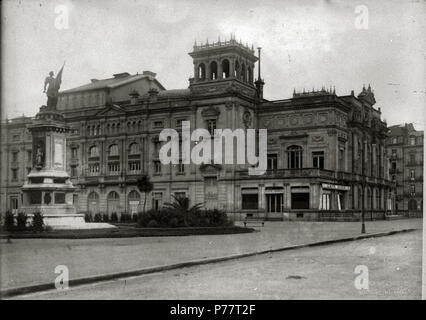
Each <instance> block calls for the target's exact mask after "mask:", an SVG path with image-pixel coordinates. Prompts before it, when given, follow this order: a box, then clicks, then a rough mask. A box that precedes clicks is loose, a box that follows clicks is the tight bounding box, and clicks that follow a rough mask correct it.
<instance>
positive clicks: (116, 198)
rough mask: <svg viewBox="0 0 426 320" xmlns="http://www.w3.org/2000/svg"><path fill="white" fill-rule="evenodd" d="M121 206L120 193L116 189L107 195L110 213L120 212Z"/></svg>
mask: <svg viewBox="0 0 426 320" xmlns="http://www.w3.org/2000/svg"><path fill="white" fill-rule="evenodd" d="M119 206H120V195H119V194H118V193H117V192H116V191H111V192H110V193H108V197H107V212H108V214H112V213H114V212H115V213H118V212H119Z"/></svg>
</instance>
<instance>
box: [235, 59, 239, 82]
mask: <svg viewBox="0 0 426 320" xmlns="http://www.w3.org/2000/svg"><path fill="white" fill-rule="evenodd" d="M239 75H240V63H239V62H238V60H237V61H235V69H234V77H235V78H237V79H238V77H239Z"/></svg>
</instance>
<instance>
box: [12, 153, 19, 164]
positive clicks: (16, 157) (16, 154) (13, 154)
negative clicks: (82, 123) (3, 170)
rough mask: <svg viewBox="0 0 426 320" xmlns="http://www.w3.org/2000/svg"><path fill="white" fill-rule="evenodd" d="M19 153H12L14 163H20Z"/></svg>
mask: <svg viewBox="0 0 426 320" xmlns="http://www.w3.org/2000/svg"><path fill="white" fill-rule="evenodd" d="M18 154H19V152H18V151H13V152H12V162H18Z"/></svg>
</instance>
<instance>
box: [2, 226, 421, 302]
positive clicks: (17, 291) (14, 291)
mask: <svg viewBox="0 0 426 320" xmlns="http://www.w3.org/2000/svg"><path fill="white" fill-rule="evenodd" d="M415 230H418V229H415V228H412V229H402V230H394V231H388V232H378V233H372V234H365V235H358V236H352V237H347V238H340V239H333V240H325V241H319V242H312V243H307V244H300V245H294V246H286V247H281V248H275V249H267V250H261V251H256V252H248V253H241V254H234V255H229V256H223V257H217V258H207V259H201V260H190V261H186V262H179V263H175V264H169V265H161V266H155V267H148V268H144V269H138V270H131V271H124V272H118V273H109V274H102V275H98V276H89V277H83V278H77V279H70V280H69V281H68V284H69V286H70V287H71V286H79V285H84V284H90V283H96V282H103V281H109V280H116V279H121V278H128V277H134V276H140V275H145V274H151V273H157V272H162V271H168V270H173V269H180V268H185V267H192V266H197V265H204V264H209V263H218V262H224V261H229V260H236V259H240V258H246V257H250V256H255V255H261V254H267V253H273V252H281V251H287V250H295V249H301V248H308V247H317V246H323V245H329V244H334V243H340V242H348V241H355V240H361V239H368V238H379V237H384V236H390V235H394V234H398V233H405V232H412V231H415ZM52 289H55V284H54V283H53V282H52V283H42V284H38V285H32V286H25V287H17V288H11V289H6V290H0V298H6V297H13V296H18V295H23V294H28V293H35V292H40V291H47V290H52Z"/></svg>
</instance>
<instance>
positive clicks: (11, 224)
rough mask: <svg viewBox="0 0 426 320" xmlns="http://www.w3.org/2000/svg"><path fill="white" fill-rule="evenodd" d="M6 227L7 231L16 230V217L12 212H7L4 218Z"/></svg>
mask: <svg viewBox="0 0 426 320" xmlns="http://www.w3.org/2000/svg"><path fill="white" fill-rule="evenodd" d="M4 226H5V228H6V231H13V229H14V228H15V216H14V215H13V213H12V212H11V211H6V215H5V217H4Z"/></svg>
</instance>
